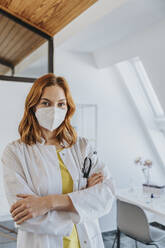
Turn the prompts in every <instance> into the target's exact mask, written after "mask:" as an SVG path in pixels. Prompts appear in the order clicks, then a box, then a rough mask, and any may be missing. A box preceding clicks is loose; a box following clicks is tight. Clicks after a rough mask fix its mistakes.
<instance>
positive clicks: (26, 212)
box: [14, 209, 29, 221]
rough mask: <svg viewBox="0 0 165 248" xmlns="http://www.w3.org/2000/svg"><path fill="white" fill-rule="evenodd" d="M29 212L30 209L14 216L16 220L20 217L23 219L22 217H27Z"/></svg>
mask: <svg viewBox="0 0 165 248" xmlns="http://www.w3.org/2000/svg"><path fill="white" fill-rule="evenodd" d="M28 214H29V211H28V209H26V210H24V211H22V212H20V213H18V214H17V215H16V216H15V217H14V221H19V220H20V219H22V217H25V216H26V215H28Z"/></svg>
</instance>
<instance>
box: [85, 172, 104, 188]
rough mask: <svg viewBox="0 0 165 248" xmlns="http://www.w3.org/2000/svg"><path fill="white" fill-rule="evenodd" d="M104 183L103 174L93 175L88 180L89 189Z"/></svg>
mask: <svg viewBox="0 0 165 248" xmlns="http://www.w3.org/2000/svg"><path fill="white" fill-rule="evenodd" d="M102 181H103V175H102V173H101V172H99V173H94V174H92V175H91V176H90V177H89V178H88V180H87V188H89V187H91V186H94V185H95V184H97V183H101V182H102Z"/></svg>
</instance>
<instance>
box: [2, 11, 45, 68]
mask: <svg viewBox="0 0 165 248" xmlns="http://www.w3.org/2000/svg"><path fill="white" fill-rule="evenodd" d="M0 20H1V22H0V23H1V25H0V31H1V32H0V60H1V59H2V60H4V61H8V62H9V63H10V64H12V65H13V66H15V65H17V64H18V63H19V62H20V61H21V60H22V59H23V58H25V57H26V56H28V55H29V54H30V53H31V52H32V51H34V50H36V49H37V48H38V47H40V45H41V44H43V43H44V42H46V40H45V39H44V38H42V37H41V36H39V35H38V34H36V33H34V32H32V31H30V30H28V29H26V28H24V27H22V26H21V25H19V24H17V23H15V22H13V21H11V20H10V19H8V18H7V17H5V16H1V15H0ZM2 27H3V28H2ZM3 71H4V69H3Z"/></svg>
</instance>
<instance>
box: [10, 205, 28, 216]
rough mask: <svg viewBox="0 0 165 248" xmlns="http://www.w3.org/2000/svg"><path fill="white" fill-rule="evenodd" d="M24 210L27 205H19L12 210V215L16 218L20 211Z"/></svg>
mask: <svg viewBox="0 0 165 248" xmlns="http://www.w3.org/2000/svg"><path fill="white" fill-rule="evenodd" d="M23 210H25V207H24V206H22V205H21V206H20V207H18V208H16V209H15V210H13V212H12V217H13V218H14V217H15V216H16V215H17V214H18V213H19V212H21V211H23Z"/></svg>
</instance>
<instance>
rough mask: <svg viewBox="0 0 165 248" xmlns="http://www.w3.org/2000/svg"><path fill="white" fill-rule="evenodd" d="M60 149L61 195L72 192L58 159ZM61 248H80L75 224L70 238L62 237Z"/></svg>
mask: <svg viewBox="0 0 165 248" xmlns="http://www.w3.org/2000/svg"><path fill="white" fill-rule="evenodd" d="M62 149H63V148H61V149H58V150H57V156H58V160H59V164H60V169H61V177H62V192H63V194H67V193H70V192H73V180H72V177H71V175H70V173H69V171H68V169H67V168H66V166H65V165H64V163H63V161H62V159H61V157H60V154H59V151H61V150H62ZM63 248H80V242H79V238H78V233H77V229H76V225H75V224H74V226H73V229H72V232H71V234H70V236H64V237H63Z"/></svg>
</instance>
